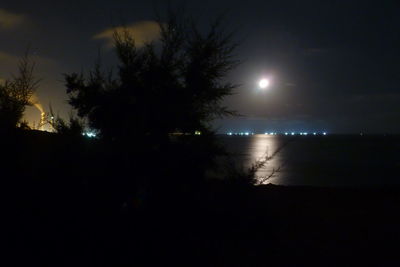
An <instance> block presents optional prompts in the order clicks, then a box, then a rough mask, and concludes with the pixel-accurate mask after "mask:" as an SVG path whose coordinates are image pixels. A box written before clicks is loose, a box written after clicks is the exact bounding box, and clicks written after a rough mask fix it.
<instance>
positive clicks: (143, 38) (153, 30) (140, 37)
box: [93, 21, 160, 48]
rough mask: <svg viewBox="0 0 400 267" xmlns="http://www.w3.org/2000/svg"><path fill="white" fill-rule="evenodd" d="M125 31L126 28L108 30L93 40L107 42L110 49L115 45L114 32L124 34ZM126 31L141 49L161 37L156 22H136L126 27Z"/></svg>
mask: <svg viewBox="0 0 400 267" xmlns="http://www.w3.org/2000/svg"><path fill="white" fill-rule="evenodd" d="M124 29H125V28H124V27H115V28H107V29H105V30H104V31H102V32H100V33H98V34H96V35H95V36H93V38H94V39H100V40H106V41H107V47H109V48H110V47H112V46H113V45H114V38H113V34H114V31H117V32H120V33H122V32H123V31H124ZM126 29H127V30H128V31H129V32H130V33H131V34H132V36H133V38H134V39H135V44H136V46H137V47H141V46H143V45H144V44H146V43H148V42H151V41H154V40H157V39H158V38H159V36H160V26H159V24H158V23H157V22H155V21H140V22H136V23H133V24H130V25H128V26H126Z"/></svg>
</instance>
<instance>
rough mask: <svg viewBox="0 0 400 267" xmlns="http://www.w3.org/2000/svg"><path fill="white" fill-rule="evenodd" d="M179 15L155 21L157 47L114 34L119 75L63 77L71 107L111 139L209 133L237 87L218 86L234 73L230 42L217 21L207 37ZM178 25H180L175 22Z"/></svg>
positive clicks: (94, 72) (124, 34)
mask: <svg viewBox="0 0 400 267" xmlns="http://www.w3.org/2000/svg"><path fill="white" fill-rule="evenodd" d="M178 18H179V16H176V14H170V16H169V18H168V19H167V22H162V21H161V20H160V21H159V27H160V38H159V40H158V41H155V42H151V43H147V44H146V45H145V46H144V47H137V46H136V44H135V39H134V36H132V34H131V33H130V32H129V31H128V29H125V30H124V31H122V32H121V31H115V32H114V41H115V42H114V43H115V51H116V54H117V57H118V59H119V66H118V69H117V73H116V74H113V73H112V72H109V73H106V72H103V71H102V70H101V66H100V64H99V63H97V64H96V65H95V68H94V70H92V71H90V73H89V75H88V76H85V75H83V74H82V73H81V74H78V73H72V74H69V75H66V76H65V80H66V87H67V93H68V94H69V97H70V100H69V103H70V104H71V105H72V106H73V107H74V108H75V109H76V110H77V111H78V115H79V116H81V117H85V118H87V119H88V122H89V125H90V127H91V128H94V129H96V130H98V131H99V132H100V133H101V135H102V136H103V137H105V138H108V139H126V138H127V137H132V136H138V135H139V136H158V137H160V136H164V137H165V136H167V135H168V134H170V133H173V132H183V133H194V132H195V131H202V132H208V131H210V130H211V128H210V126H209V123H210V121H211V120H213V119H214V118H216V117H218V116H224V115H228V114H232V112H231V111H229V110H227V109H226V108H225V107H223V106H222V104H221V103H222V100H223V98H224V97H225V96H227V95H230V94H231V93H232V90H233V89H234V87H235V86H234V85H233V84H230V83H226V82H224V81H223V79H224V78H225V77H226V75H227V73H228V72H229V71H230V70H231V69H232V68H234V67H235V66H236V64H237V62H236V61H235V60H234V57H233V52H234V49H235V47H236V45H235V43H234V42H233V40H232V35H231V34H227V33H225V32H224V30H223V29H222V27H221V23H220V21H219V20H218V21H217V22H216V23H214V24H212V25H211V28H210V30H209V32H207V33H203V32H201V31H200V30H199V29H198V28H197V27H196V25H195V23H193V22H191V21H190V20H187V19H186V18H183V19H181V20H179V19H178ZM180 18H182V17H180Z"/></svg>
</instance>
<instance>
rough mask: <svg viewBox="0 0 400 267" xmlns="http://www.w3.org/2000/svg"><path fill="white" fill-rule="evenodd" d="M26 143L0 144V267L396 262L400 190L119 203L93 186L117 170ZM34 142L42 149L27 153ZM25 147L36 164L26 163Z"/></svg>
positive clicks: (291, 190) (147, 197)
mask: <svg viewBox="0 0 400 267" xmlns="http://www.w3.org/2000/svg"><path fill="white" fill-rule="evenodd" d="M30 138H31V139H29V140H30V141H29V142H27V143H21V142H20V141H19V142H16V143H15V142H11V141H10V142H8V143H5V144H3V147H4V148H5V149H8V151H10V154H9V155H10V156H9V157H8V158H7V159H6V160H3V166H4V168H3V170H4V171H3V173H4V174H5V175H4V176H3V175H2V179H3V184H4V185H5V186H4V187H3V188H5V189H6V190H5V192H4V194H3V195H4V196H5V197H6V198H5V201H4V203H5V207H6V208H5V210H4V213H3V214H4V216H3V218H2V219H3V220H4V221H5V224H4V225H5V226H3V229H4V230H5V232H6V233H5V240H6V248H7V250H6V253H5V255H7V257H5V258H3V259H2V261H4V264H2V266H177V265H181V264H184V265H186V266H311V265H318V266H339V265H340V266H343V265H351V266H358V265H368V266H397V265H398V263H400V260H399V256H398V255H399V253H398V247H399V241H400V228H399V226H400V216H399V207H400V188H393V187H392V188H390V187H380V188H362V189H361V188H358V189H357V188H317V187H315V188H313V187H281V186H273V185H268V186H260V187H237V186H228V185H226V184H222V183H209V184H206V185H204V186H202V187H200V188H196V189H195V190H193V189H192V190H190V189H188V190H183V191H182V190H181V191H179V193H177V192H172V191H167V192H163V193H161V194H160V195H157V194H153V195H151V194H150V193H149V192H147V191H146V190H143V191H142V192H139V193H138V194H136V195H135V196H132V197H119V195H118V192H119V191H118V190H114V188H117V186H116V185H113V184H107V183H105V182H97V183H96V182H93V181H94V180H93V177H97V176H99V177H100V176H102V175H103V176H110V177H113V175H119V174H118V173H115V174H112V173H107V172H104V173H102V171H103V170H104V169H102V167H104V166H103V165H105V163H106V162H107V159H104V162H97V165H98V168H99V170H100V171H99V170H98V172H94V173H92V174H89V173H81V174H76V173H72V171H71V170H73V169H76V164H78V165H79V164H83V165H82V166H84V165H85V164H88V165H89V166H90V164H93V163H92V162H90V158H88V156H90V153H92V152H90V153H89V152H88V153H89V154H85V153H84V152H82V151H81V152H82V153H80V155H81V158H80V159H79V158H76V157H73V158H68V157H63V158H60V157H59V156H57V155H60V153H61V152H65V151H69V153H71V151H72V150H73V149H74V146H71V145H68V144H63V145H59V146H56V145H55V144H56V142H53V141H54V140H53V141H49V140H51V139H52V138H55V137H53V136H49V137H43V136H41V135H40V136H36V137H30ZM32 138H33V139H32ZM32 140H34V141H32ZM40 140H41V141H40ZM44 140H47V141H44ZM43 142H45V143H46V142H48V143H47V145H46V146H45V145H43V144H44V143H43ZM38 143H40V144H42V145H43V146H44V147H47V148H46V149H44V150H45V151H46V153H44V152H43V150H42V152H40V151H37V150H35V149H33V148H34V147H37V144H38ZM16 144H19V146H17V145H16ZM35 144H36V145H35ZM25 145H30V147H29V146H28V147H29V148H27V147H26V146H25ZM86 146H90V144H86V143H85V144H83V145H82V146H81V147H86ZM12 148H14V149H12ZM24 149H28V150H29V151H31V152H32V155H34V154H35V153H33V152H34V151H36V152H37V157H35V159H33V158H32V157H31V155H28V154H26V153H23V155H24V156H21V154H20V152H21V151H24ZM50 150H51V151H53V153H50ZM5 151H7V150H5ZM83 151H86V150H83ZM68 155H70V154H68ZM16 160H18V161H16ZM39 163H40V164H39ZM61 165H63V166H64V168H61ZM79 166H80V167H79V169H82V168H83V167H82V166H81V165H79ZM16 173H18V174H20V175H16ZM382 175H385V173H382ZM9 260H11V261H9Z"/></svg>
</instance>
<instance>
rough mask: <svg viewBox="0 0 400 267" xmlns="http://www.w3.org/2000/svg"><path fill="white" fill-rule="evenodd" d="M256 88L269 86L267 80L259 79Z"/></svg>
mask: <svg viewBox="0 0 400 267" xmlns="http://www.w3.org/2000/svg"><path fill="white" fill-rule="evenodd" d="M258 86H260V88H261V89H265V88H267V87H268V86H269V80H267V79H261V80H260V82H259V83H258Z"/></svg>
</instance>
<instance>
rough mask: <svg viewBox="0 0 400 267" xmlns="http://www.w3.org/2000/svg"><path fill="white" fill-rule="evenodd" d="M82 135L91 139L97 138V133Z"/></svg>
mask: <svg viewBox="0 0 400 267" xmlns="http://www.w3.org/2000/svg"><path fill="white" fill-rule="evenodd" d="M82 135H84V136H87V137H89V138H95V137H96V136H97V135H96V133H94V132H86V133H83V134H82Z"/></svg>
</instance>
